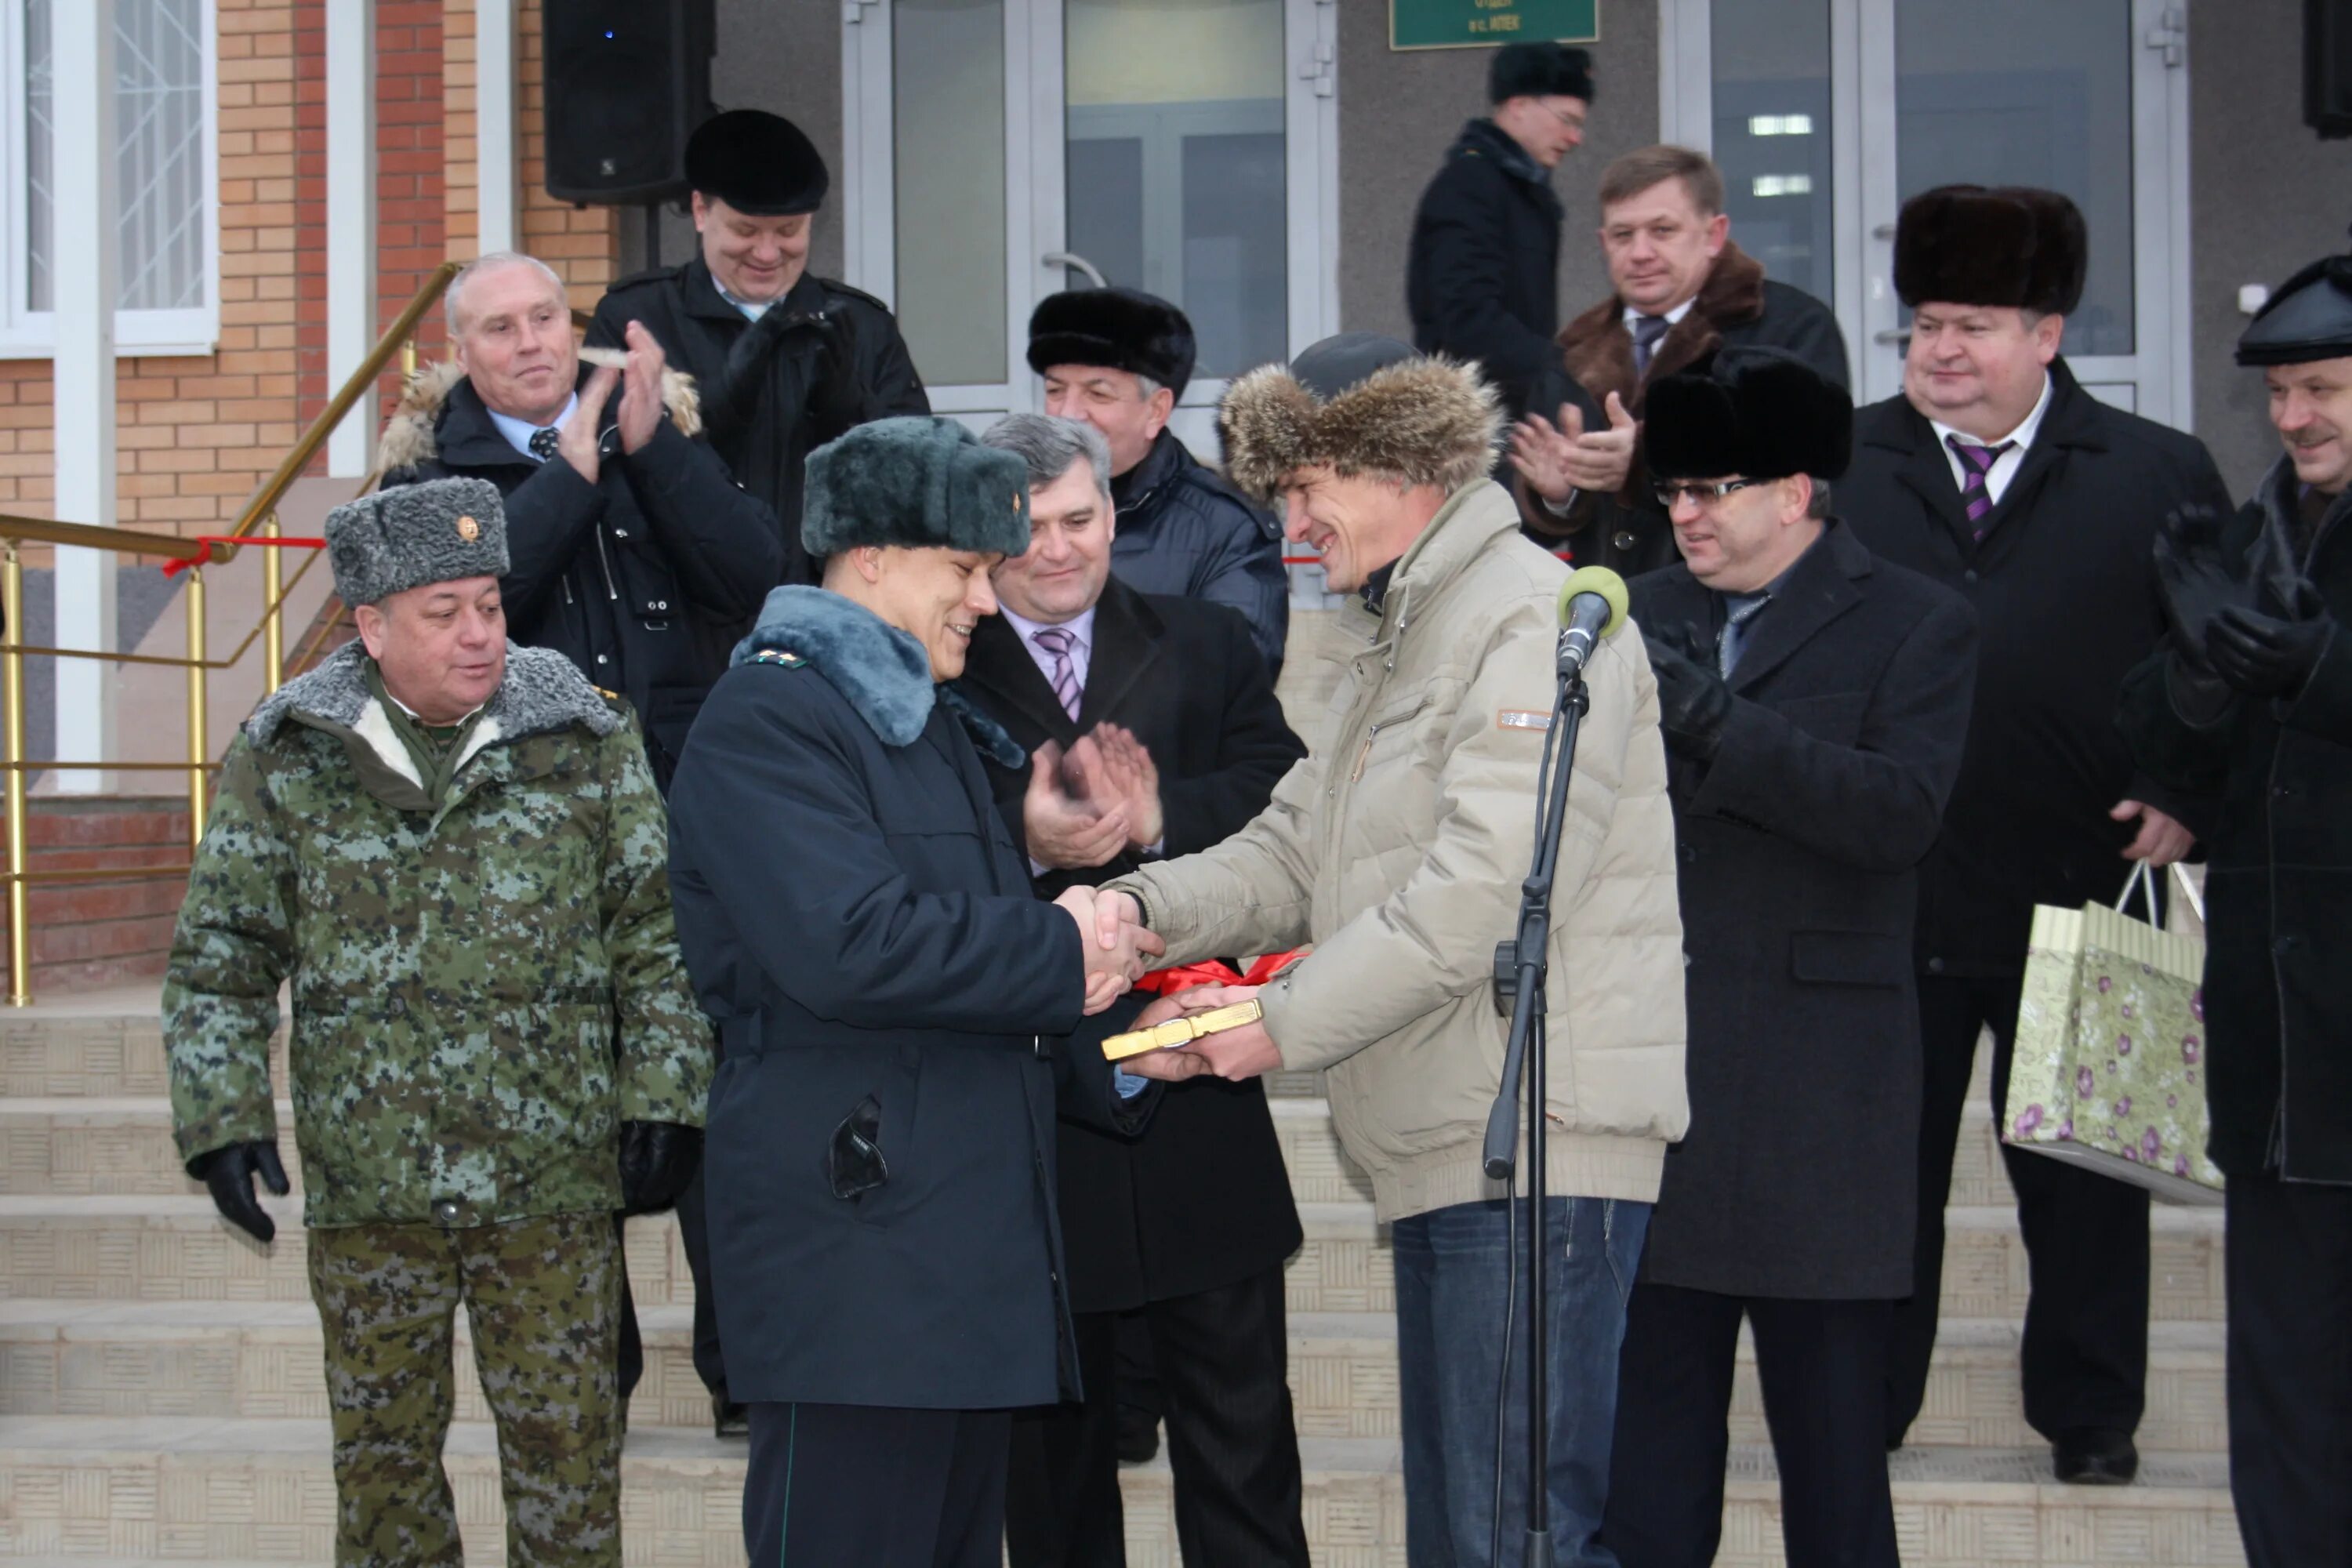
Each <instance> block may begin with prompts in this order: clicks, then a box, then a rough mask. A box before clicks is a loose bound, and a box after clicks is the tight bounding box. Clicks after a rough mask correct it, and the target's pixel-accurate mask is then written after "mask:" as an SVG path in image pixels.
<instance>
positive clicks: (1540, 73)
mask: <svg viewBox="0 0 2352 1568" xmlns="http://www.w3.org/2000/svg"><path fill="white" fill-rule="evenodd" d="M1514 98H1580V99H1582V100H1584V101H1585V102H1587V103H1591V101H1592V56H1591V53H1590V52H1589V51H1587V50H1584V49H1572V48H1570V47H1568V46H1567V45H1566V44H1505V45H1504V46H1503V47H1501V48H1499V49H1496V51H1495V58H1494V59H1493V61H1492V62H1491V63H1489V64H1488V65H1487V67H1486V101H1487V102H1489V103H1502V102H1505V101H1507V100H1510V99H1514Z"/></svg>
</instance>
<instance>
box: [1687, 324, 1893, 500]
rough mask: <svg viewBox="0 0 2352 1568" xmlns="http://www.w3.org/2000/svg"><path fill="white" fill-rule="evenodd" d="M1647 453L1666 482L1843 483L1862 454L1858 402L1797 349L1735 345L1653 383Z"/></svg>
mask: <svg viewBox="0 0 2352 1568" xmlns="http://www.w3.org/2000/svg"><path fill="white" fill-rule="evenodd" d="M1642 451H1643V461H1645V462H1646V463H1647V464H1648V465H1649V468H1650V472H1651V473H1652V474H1654V475H1655V476H1656V477H1657V478H1659V479H1722V478H1724V477H1725V476H1726V475H1729V474H1738V475H1739V476H1740V477H1741V478H1743V479H1787V478H1788V477H1789V476H1790V475H1791V474H1810V475H1811V476H1812V477H1813V478H1814V479H1836V478H1837V477H1838V476H1839V475H1840V474H1843V473H1844V472H1845V465H1846V460H1847V458H1850V457H1851V456H1852V455H1853V398H1852V397H1851V396H1849V395H1847V393H1846V390H1845V388H1843V387H1842V386H1840V385H1838V384H1836V383H1835V382H1833V381H1831V380H1830V379H1828V378H1827V377H1826V376H1824V375H1822V374H1821V372H1819V371H1817V370H1815V369H1813V367H1812V366H1811V365H1809V364H1807V363H1805V362H1804V361H1802V360H1801V359H1799V358H1797V357H1796V356H1795V355H1794V354H1789V353H1781V352H1780V350H1779V349H1768V348H1755V347H1747V348H1727V349H1721V350H1718V351H1717V352H1716V353H1714V354H1712V355H1710V356H1708V357H1707V358H1706V359H1705V360H1702V361H1701V362H1699V363H1697V364H1696V365H1693V366H1692V367H1691V368H1690V369H1688V370H1685V371H1681V372H1677V373H1676V374H1673V375H1670V376H1667V377H1666V378H1665V379H1664V380H1663V381H1660V382H1658V383H1657V384H1654V385H1653V386H1652V387H1651V388H1650V391H1649V395H1648V400H1647V401H1646V402H1645V403H1644V404H1643V418H1642Z"/></svg>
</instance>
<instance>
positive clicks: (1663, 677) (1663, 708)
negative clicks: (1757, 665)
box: [1642, 626, 1731, 763]
mask: <svg viewBox="0 0 2352 1568" xmlns="http://www.w3.org/2000/svg"><path fill="white" fill-rule="evenodd" d="M1642 640H1643V642H1644V643H1646V644H1648V645H1649V649H1650V668H1651V670H1652V671H1653V672H1654V674H1655V675H1656V676H1657V678H1658V729H1659V730H1660V731H1662V732H1663V733H1664V736H1665V741H1666V749H1667V750H1668V751H1670V752H1675V754H1676V755H1678V756H1685V757H1691V758H1695V759H1696V760H1697V761H1699V762H1703V763H1706V762H1713V761H1714V760H1715V753H1716V751H1717V748H1718V747H1720V746H1721V745H1722V744H1723V726H1724V725H1725V723H1726V722H1727V721H1729V720H1730V718H1731V688H1730V687H1728V686H1726V685H1725V684H1724V683H1723V677H1722V676H1720V675H1718V674H1717V673H1716V670H1715V663H1714V661H1713V660H1712V659H1711V658H1708V657H1707V655H1706V647H1705V645H1704V644H1703V643H1702V642H1701V641H1700V640H1699V635H1698V633H1697V631H1696V629H1694V628H1693V627H1690V626H1672V627H1667V628H1664V629H1663V630H1662V631H1660V632H1658V633H1654V634H1651V635H1647V636H1645V637H1643V639H1642Z"/></svg>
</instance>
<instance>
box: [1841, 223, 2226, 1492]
mask: <svg viewBox="0 0 2352 1568" xmlns="http://www.w3.org/2000/svg"><path fill="white" fill-rule="evenodd" d="M2088 248H2089V247H2088V244H2087V241H2086V239H2085V237H2084V226H2083V215H2082V214H2081V213H2080V212H2079V211H2077V210H2076V208H2075V206H2074V203H2073V202H2071V201H2069V200H2068V199H2067V198H2066V197H2064V196H2063V195H2059V194H2058V193H2057V192H2055V191H2043V190H2031V189H2025V188H2021V187H2011V188H2005V189H1995V190H1988V189H1985V188H1984V187H1982V186H1978V185H1950V186H1944V187H1940V188H1938V189H1936V190H1932V191H1927V192H1923V193H1921V194H1920V195H1916V196H1914V197H1913V198H1911V200H1910V201H1909V202H1907V203H1906V204H1905V205H1904V208H1903V213H1902V217H1901V220H1900V222H1899V223H1898V224H1897V226H1896V234H1895V290H1896V292H1898V293H1899V294H1900V295H1901V296H1902V297H1903V299H1904V300H1905V302H1906V303H1907V304H1909V305H1910V306H1911V308H1912V310H1913V317H1912V323H1911V342H1910V347H1909V350H1908V353H1907V354H1906V359H1905V363H1904V375H1903V391H1902V392H1901V393H1900V394H1898V395H1895V396H1894V397H1890V398H1888V399H1887V400H1886V401H1885V402H1883V403H1877V404H1873V405H1870V406H1869V407H1866V408H1864V409H1862V410H1861V411H1860V412H1859V413H1858V414H1857V415H1856V416H1855V420H1854V448H1853V467H1852V468H1850V469H1848V470H1847V473H1846V478H1845V482H1844V483H1843V484H1842V485H1840V486H1839V494H1840V496H1841V498H1842V502H1843V510H1844V512H1845V515H1846V516H1847V518H1848V519H1849V520H1850V521H1851V522H1852V525H1853V531H1854V532H1855V534H1856V535H1857V536H1858V537H1859V538H1861V540H1862V542H1864V543H1865V544H1867V545H1868V546H1870V549H1871V552H1872V553H1873V554H1874V555H1876V556H1877V557H1878V558H1879V559H1881V560H1883V561H1890V562H1894V563H1897V564H1900V565H1905V566H1908V567H1911V568H1912V569H1913V570H1915V571H1917V572H1921V573H1924V574H1927V576H1929V577H1932V578H1934V579H1935V580H1936V581H1937V582H1939V583H1942V584H1945V585H1946V586H1947V587H1949V588H1953V589H1955V590H1957V591H1958V593H1959V595H1960V596H1961V597H1962V598H1964V599H1966V600H1967V601H1968V602H1969V605H1972V606H1973V607H1974V608H1975V610H1976V612H1977V620H1978V624H1979V627H1980V628H1981V631H1982V640H1981V643H1980V644H1979V652H1978V658H1977V686H1976V702H1975V706H1974V708H1973V709H1972V710H1971V712H1972V715H1973V716H1972V718H1971V719H1970V721H1969V740H1968V748H1967V751H1966V752H1964V753H1963V755H1962V757H1961V760H1960V776H1959V781H1958V783H1957V784H1954V785H1953V786H1952V799H1951V804H1950V805H1949V806H1948V808H1947V810H1946V813H1945V823H1944V832H1943V836H1942V837H1940V838H1939V839H1938V840H1937V847H1936V849H1935V851H1934V853H1933V854H1932V855H1930V856H1929V858H1928V860H1927V865H1926V866H1925V867H1924V868H1922V871H1921V875H1920V902H1919V925H1918V933H1917V939H1916V945H1917V951H1918V960H1919V965H1920V968H1921V969H1922V970H1923V971H1924V973H1922V974H1921V975H1920V977H1919V1010H1920V1043H1921V1048H1922V1051H1923V1053H1924V1055H1925V1058H1926V1065H1927V1078H1926V1086H1925V1089H1924V1092H1923V1094H1922V1096H1921V1106H1922V1110H1921V1122H1920V1131H1919V1234H1918V1240H1917V1243H1916V1247H1914V1249H1913V1256H1914V1258H1915V1261H1916V1270H1917V1272H1916V1279H1915V1281H1914V1289H1913V1292H1912V1296H1911V1299H1910V1300H1908V1301H1906V1303H1904V1305H1903V1306H1902V1307H1901V1308H1899V1309H1898V1310H1897V1312H1896V1335H1897V1345H1896V1351H1895V1371H1894V1373H1893V1401H1892V1405H1891V1407H1890V1409H1889V1411H1888V1420H1887V1436H1888V1439H1889V1441H1891V1442H1899V1441H1900V1440H1901V1439H1902V1437H1903V1435H1904V1433H1905V1431H1906V1429H1907V1428H1908V1427H1909V1426H1910V1424H1911V1421H1912V1419H1913V1417H1915V1416H1916V1415H1917V1414H1918V1412H1919V1408H1920V1405H1921V1404H1922V1402H1923V1401H1924V1400H1925V1398H1926V1394H1927V1373H1928V1367H1929V1362H1930V1357H1931V1355H1932V1353H1933V1351H1934V1348H1935V1342H1936V1318H1937V1299H1938V1292H1939V1290H1940V1287H1941V1282H1942V1273H1943V1258H1944V1205H1943V1203H1942V1201H1941V1196H1942V1194H1945V1193H1946V1192H1948V1189H1949V1185H1950V1182H1951V1174H1952V1152H1953V1149H1954V1148H1955V1146H1956V1144H1957V1142H1958V1136H1959V1129H1960V1108H1961V1105H1962V1103H1963V1102H1964V1101H1965V1100H1967V1098H1968V1088H1969V1077H1970V1074H1971V1072H1972V1071H1973V1068H1974V1065H1975V1061H1976V1055H1977V1041H1978V1038H1979V1035H1980V1034H1981V1032H1982V1031H1984V1030H1985V1029H1986V1028H1988V1027H1990V1030H1991V1031H1992V1037H1993V1058H1992V1103H1993V1105H1994V1107H1995V1110H1996V1114H1998V1108H1999V1107H2000V1102H2001V1099H2002V1097H2003V1095H2004V1094H2005V1093H2006V1092H2007V1089H2008V1083H2009V1056H2010V1047H2011V1042H2012V1041H2013V1040H2014V1038H2015V1035H2016V1029H2017V1006H2018V998H2019V994H2020V990H2021V985H2022V982H2023V976H2024V971H2025V948H2026V938H2027V936H2028V934H2029V932H2030V931H2031V930H2032V921H2033V908H2034V906H2035V905H2036V904H2054V905H2057V906H2059V907H2061V908H2076V909H2079V908H2081V907H2082V906H2083V905H2084V904H2086V903H2089V902H2090V901H2092V900H2098V901H2100V902H2102V903H2113V902H2114V901H2115V900H2116V898H2117V897H2118V896H2119V895H2120V894H2121V893H2122V891H2123V888H2124V883H2125V879H2126V877H2127V876H2128V875H2129V873H2130V871H2131V868H2132V863H2133V862H2134V861H2135V860H2145V861H2147V862H2149V863H2150V864H2152V865H2155V866H2158V867H2162V866H2165V865H2168V864H2170V863H2171V862H2172V861H2174V860H2177V859H2179V858H2180V857H2181V856H2182V855H2184V854H2186V853H2187V852H2188V850H2189V846H2190V844H2191V843H2192V842H2193V839H2192V835H2191V830H2190V826H2189V824H2190V823H2191V822H2192V821H2194V820H2195V819H2196V818H2197V816H2199V813H2200V811H2201V810H2203V809H2204V808H2206V807H2207V806H2208V805H2210V802H2207V801H2201V800H2199V799H2196V798H2193V797H2189V796H2184V795H2181V794H2180V792H2179V791H2177V790H2170V789H2167V788H2166V787H2165V786H2163V785H2162V784H2158V783H2157V782H2156V781H2155V780H2153V779H2151V778H2148V777H2147V776H2146V775H2145V774H2144V773H2141V772H2139V770H2137V768H2135V767H2134V765H2133V762H2132V757H2131V750H2130V748H2129V746H2127V745H2126V743H2125V741H2124V737H2123V734H2122V732H2121V731H2118V730H2117V729H2116V724H2115V712H2116V695H2117V693H2118V691H2119V690H2120V689H2121V688H2122V684H2123V679H2124V677H2125V675H2126V673H2128V672H2129V671H2130V669H2131V668H2132V667H2133V666H2135V665H2137V664H2138V663H2139V662H2140V661H2141V660H2142V659H2144V658H2147V656H2148V654H2149V653H2151V652H2152V651H2154V649H2155V647H2156V646H2157V639H2158V636H2159V634H2160V632H2161V630H2162V627H2163V624H2164V612H2163V609H2162V606H2161V604H2160V601H2159V597H2158V592H2157V583H2156V570H2155V564H2154V560H2153V556H2152V550H2153V547H2154V541H2155V536H2156V529H2157V525H2158V522H2159V521H2161V520H2162V519H2163V517H2164V515H2165V514H2166V513H2167V512H2168V511H2170V510H2173V509H2174V508H2176V507H2179V506H2180V505H2182V504H2184V503H2186V502H2190V501H2198V502H2203V503H2205V504H2208V505H2212V506H2216V507H2220V508H2224V509H2226V508H2227V506H2228V504H2229V494H2228V492H2227V491H2226V490H2225V489H2223V488H2222V485H2221V474H2220V473H2219V471H2217V470H2216V469H2215V468H2214V467H2213V459H2212V458H2210V456H2208V455H2207V454H2206V451H2205V448H2204V447H2202V446H2200V445H2199V444H2198V442H2197V441H2196V439H2195V438H2194V437H2189V436H2184V435H2182V434H2180V433H2179V431H2177V430H2170V429H2167V428H2166V427H2164V426H2160V425H2158V424H2156V423H2155V422H2154V421H2152V420H2147V419H2142V418H2140V417H2138V416H2136V415H2131V414H2126V413H2125V412H2124V411H2123V410H2122V409H2119V408H2115V407H2111V406H2109V405H2106V404H2104V403H2102V402H2100V401H2099V400H2098V399H2097V398H2095V397H2094V396H2092V395H2090V394H2089V393H2088V392H2086V391H2084V389H2083V387H2082V386H2081V384H2079V383H2077V382H2076V381H2075V379H2074V373H2073V372H2072V371H2070V370H2068V369H2067V367H2066V362H2065V360H2064V359H2063V358H2062V357H2061V356H2060V353H2059V349H2060V346H2061V344H2062V342H2063V338H2064V334H2065V318H2066V314H2067V312H2069V311H2071V310H2073V309H2074V306H2075V304H2076V303H2077V302H2078V301H2079V300H2081V299H2082V294H2083V278H2084V269H2085V267H2086V265H2087V262H2088ZM2002 1155H2003V1161H2002V1163H2003V1164H2004V1165H2005V1166H2006V1167H2007V1169H2008V1172H2009V1178H2010V1183H2011V1185H2012V1186H2013V1187H2015V1188H2016V1189H2017V1199H2018V1223H2019V1226H2020V1228H2021V1230H2022V1231H2023V1232H2024V1236H2025V1250H2026V1255H2027V1258H2028V1261H2029V1262H2030V1264H2031V1266H2032V1281H2033V1289H2032V1299H2031V1300H2030V1301H2029V1302H2028V1304H2027V1307H2026V1314H2025V1335H2024V1342H2023V1345H2022V1347H2021V1360H2022V1363H2023V1368H2022V1370H2023V1381H2024V1384H2025V1418H2026V1420H2027V1421H2028V1422H2029V1423H2031V1424H2032V1426H2033V1428H2034V1430H2035V1431H2037V1432H2040V1433H2042V1435H2043V1436H2046V1437H2048V1438H2049V1439H2050V1440H2051V1447H2052V1451H2053V1452H2052V1457H2053V1461H2054V1468H2055V1469H2056V1472H2057V1475H2058V1478H2059V1479H2061V1480H2065V1481H2075V1482H2090V1483H2096V1484H2108V1485H2114V1484H2120V1483H2122V1482H2124V1481H2127V1480H2129V1479H2131V1478H2132V1476H2133V1475H2134V1474H2135V1473H2137V1468H2138V1463H2139V1458H2138V1452H2137V1448H2136V1447H2134V1445H2133V1443H2132V1436H2131V1435H2132V1432H2133V1431H2134V1429H2135V1428H2136V1427H2137V1426H2138V1425H2139V1417H2140V1413H2141V1410H2142V1408H2143V1407H2144V1405H2145V1403H2146V1384H2147V1309H2148V1249H2147V1193H2146V1192H2145V1191H2144V1190H2142V1189H2140V1188H2138V1187H2135V1186H2132V1185H2130V1184H2126V1183H2123V1182H2118V1181H2114V1180H2111V1179H2110V1178H2108V1177H2105V1176H2102V1175H2099V1174H2098V1173H2095V1172H2092V1171H2088V1170H2084V1169H2083V1168H2081V1167H2079V1166H2075V1165H2070V1164H2065V1163H2061V1162H2059V1161H2056V1160H2052V1159H2048V1158H2045V1157H2044V1156H2042V1155H2040V1154H2032V1153H2026V1152H2021V1151H2017V1150H2011V1149H2006V1148H2005V1149H2003V1150H2002Z"/></svg>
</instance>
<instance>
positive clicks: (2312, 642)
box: [2205, 582, 2336, 700]
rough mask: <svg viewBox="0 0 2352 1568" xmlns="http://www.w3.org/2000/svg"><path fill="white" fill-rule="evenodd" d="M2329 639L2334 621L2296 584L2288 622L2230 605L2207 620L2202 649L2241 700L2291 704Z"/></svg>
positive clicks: (2306, 587) (2311, 591) (2312, 593)
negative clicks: (2276, 700)
mask: <svg viewBox="0 0 2352 1568" xmlns="http://www.w3.org/2000/svg"><path fill="white" fill-rule="evenodd" d="M2335 637H2336V620H2335V617H2334V616H2330V615H2329V614H2328V613H2327V608H2326V602H2325V601H2324V600H2322V599H2321V598H2320V596H2319V593H2318V590H2317V589H2315V588H2314V587H2313V586H2312V585H2311V584H2309V583H2307V582H2299V583H2297V584H2296V585H2295V595H2294V616H2293V617H2292V618H2288V617H2284V616H2266V615H2264V614H2263V613H2262V612H2261V611H2259V610H2255V609H2252V608H2250V607H2248V606H2246V605H2231V606H2230V607H2229V608H2227V609H2225V610H2223V611H2221V613H2220V614H2219V615H2217V616H2214V617H2213V624H2212V626H2210V628H2209V629H2208V630H2207V632H2206V634H2205V648H2206V652H2207V653H2208V654H2210V656H2211V658H2212V660H2213V668H2214V669H2215V670H2217V671H2218V672H2220V674H2221V679H2224V680H2226V681H2228V682H2229V683H2230V684H2231V685H2232V686H2234V687H2236V688H2237V689H2239V690H2241V691H2242V692H2244V693H2245V694H2246V695H2247V696H2249V697H2281V698H2285V699H2288V700H2293V699H2294V698H2295V697H2297V696H2299V695H2301V693H2302V691H2303V688H2304V685H2305V682H2307V681H2309V680H2310V679H2311V672H2312V671H2313V670H2314V669H2315V668H2318V665H2319V661H2320V658H2321V657H2322V656H2324V655H2325V654H2326V652H2327V645H2328V644H2329V643H2330V642H2331V641H2333V640H2334V638H2335Z"/></svg>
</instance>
